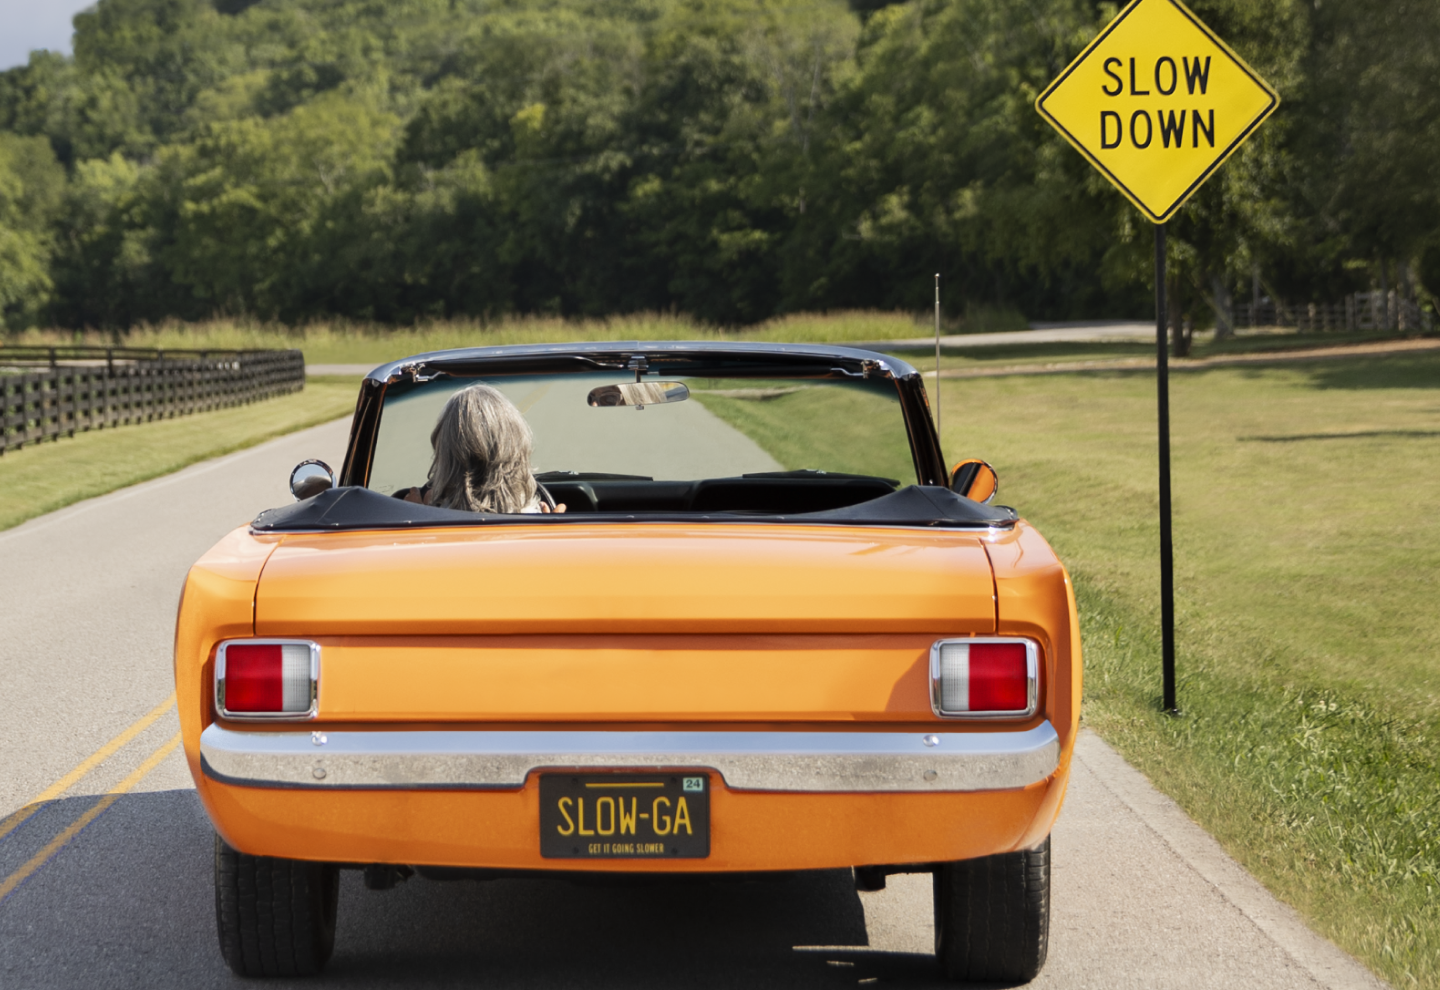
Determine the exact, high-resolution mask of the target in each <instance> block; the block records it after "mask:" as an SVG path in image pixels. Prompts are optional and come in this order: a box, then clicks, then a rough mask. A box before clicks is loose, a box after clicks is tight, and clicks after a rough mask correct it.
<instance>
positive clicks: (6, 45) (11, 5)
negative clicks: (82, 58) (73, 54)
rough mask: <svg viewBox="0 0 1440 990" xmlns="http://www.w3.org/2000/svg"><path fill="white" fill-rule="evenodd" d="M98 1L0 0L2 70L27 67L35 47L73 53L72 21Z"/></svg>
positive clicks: (67, 53)
mask: <svg viewBox="0 0 1440 990" xmlns="http://www.w3.org/2000/svg"><path fill="white" fill-rule="evenodd" d="M94 3H95V0H0V70H3V69H10V68H14V67H15V66H17V65H24V64H25V63H26V62H28V61H29V60H30V50H31V49H32V48H48V49H50V50H51V51H52V52H64V53H65V54H66V55H69V54H70V31H71V28H70V18H72V17H74V16H75V15H76V14H77V13H79V12H80V11H82V10H84V9H85V8H86V7H91V6H94Z"/></svg>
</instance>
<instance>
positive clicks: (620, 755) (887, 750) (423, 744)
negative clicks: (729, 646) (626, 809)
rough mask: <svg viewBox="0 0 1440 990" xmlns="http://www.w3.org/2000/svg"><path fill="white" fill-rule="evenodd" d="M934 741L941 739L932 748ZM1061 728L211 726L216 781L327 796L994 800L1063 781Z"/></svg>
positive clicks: (208, 754)
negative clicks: (582, 783) (659, 793)
mask: <svg viewBox="0 0 1440 990" xmlns="http://www.w3.org/2000/svg"><path fill="white" fill-rule="evenodd" d="M927 740H929V741H928V742H927ZM1059 761H1060V739H1059V737H1058V736H1057V735H1056V733H1055V729H1054V727H1053V726H1051V724H1050V723H1049V722H1044V723H1042V724H1040V725H1038V726H1036V727H1035V728H1033V729H1028V730H1026V731H1023V732H936V733H931V734H925V733H919V732H854V731H851V732H606V731H580V732H532V731H520V732H512V731H506V732H484V731H480V732H475V731H463V730H457V731H448V730H445V731H426V732H407V731H395V732H384V731H378V732H370V731H360V732H352V731H334V732H327V731H324V730H319V731H314V732H312V731H311V730H309V729H306V730H305V731H304V732H237V731H235V730H234V729H227V728H224V727H222V726H219V725H211V726H210V727H209V728H207V729H206V730H205V731H204V732H203V733H202V734H201V736H200V762H201V767H202V768H203V771H204V773H205V775H206V776H207V777H209V778H211V779H212V780H216V781H220V782H222V783H226V784H237V785H240V786H244V787H289V788H296V787H303V788H312V789H318V790H333V789H350V790H392V789H393V790H417V789H441V790H458V789H482V790H492V789H518V788H520V787H523V786H524V784H525V780H526V778H527V777H528V776H529V775H530V774H531V773H533V772H535V771H537V770H568V769H579V768H604V769H627V770H628V769H641V768H646V769H648V768H676V769H679V768H691V767H693V768H701V767H703V768H707V769H711V770H715V771H716V772H718V773H719V774H720V775H721V777H723V778H724V780H725V784H726V786H727V787H729V788H731V789H732V790H742V791H801V792H803V791H815V792H852V793H853V792H861V793H864V792H886V793H893V792H920V793H925V792H934V791H988V790H1000V789H1005V788H1014V787H1024V786H1026V785H1028V784H1034V783H1038V782H1039V781H1042V780H1044V779H1045V778H1046V777H1049V776H1050V775H1051V774H1053V773H1054V772H1055V770H1056V767H1057V766H1058V765H1059Z"/></svg>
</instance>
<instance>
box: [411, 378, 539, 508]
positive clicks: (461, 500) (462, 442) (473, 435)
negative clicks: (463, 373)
mask: <svg viewBox="0 0 1440 990" xmlns="http://www.w3.org/2000/svg"><path fill="white" fill-rule="evenodd" d="M534 444H535V441H534V437H533V435H532V434H531V433H530V424H529V423H527V422H525V417H524V416H522V415H520V410H519V409H516V408H515V405H514V403H512V402H511V401H510V400H509V399H507V398H505V396H504V395H502V394H501V393H500V392H499V391H498V390H496V389H494V388H491V387H490V386H489V385H471V386H469V387H468V388H462V389H461V390H460V391H458V392H456V393H455V394H454V395H452V396H450V399H449V401H448V402H446V403H445V408H444V409H442V410H440V418H439V420H437V421H436V423H435V429H434V430H432V431H431V433H430V446H431V447H432V448H434V451H435V460H434V461H433V462H431V464H430V504H431V505H438V506H441V507H443V508H446V509H468V510H470V511H471V512H525V511H527V510H528V511H530V512H534V511H536V509H538V508H539V500H538V498H537V497H536V488H535V476H534V475H532V474H531V473H530V451H531V449H532V448H533V447H534Z"/></svg>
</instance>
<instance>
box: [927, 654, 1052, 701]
mask: <svg viewBox="0 0 1440 990" xmlns="http://www.w3.org/2000/svg"><path fill="white" fill-rule="evenodd" d="M1039 678H1040V661H1039V649H1038V648H1037V647H1036V645H1035V644H1034V643H1032V642H1031V641H1030V640H1028V639H1004V640H1002V639H950V640H941V641H940V642H938V643H936V644H935V645H934V646H932V647H931V648H930V681H931V704H932V707H933V708H934V710H935V714H937V715H942V716H953V717H970V718H987V717H988V718H998V717H1010V718H1015V717H1024V716H1027V715H1033V714H1034V713H1035V706H1036V698H1037V696H1038V694H1039Z"/></svg>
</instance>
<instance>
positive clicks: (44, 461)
mask: <svg viewBox="0 0 1440 990" xmlns="http://www.w3.org/2000/svg"><path fill="white" fill-rule="evenodd" d="M358 384H359V383H358V381H355V380H351V379H348V378H339V379H336V378H319V379H317V378H312V379H310V380H309V381H307V382H306V385H305V389H304V390H303V391H301V392H296V393H294V394H292V395H287V396H282V397H280V398H275V399H265V400H262V401H260V402H253V403H250V404H248V405H243V406H231V407H228V408H225V409H217V410H214V411H211V412H204V413H196V414H194V415H191V416H179V417H176V418H174V419H163V420H155V421H152V422H149V423H140V424H135V425H128V426H118V427H114V428H112V429H106V430H94V431H90V432H86V433H78V434H76V435H75V436H74V437H61V438H59V439H57V440H50V441H46V442H45V443H38V444H34V445H31V446H27V447H25V448H23V449H21V450H13V451H10V452H8V453H6V454H5V455H4V456H3V457H0V478H3V479H4V484H3V485H0V529H8V528H10V527H11V526H15V525H18V524H19V523H22V522H24V521H25V520H26V519H30V518H33V517H35V516H39V515H43V514H44V513H46V512H53V511H54V510H56V509H60V508H63V507H65V506H67V505H70V504H72V503H74V502H79V501H81V500H82V499H87V498H94V497H95V496H97V495H103V494H105V493H106V492H111V491H114V490H116V489H119V488H125V487H127V486H129V485H134V484H139V483H140V482H142V481H148V480H149V479H151V478H156V477H159V476H161V475H164V474H169V473H171V472H172V471H178V470H180V469H181V468H183V467H186V466H187V465H190V464H194V463H195V462H197V461H203V460H207V459H209V458H211V457H219V456H220V455H222V454H228V453H230V452H231V451H235V450H240V449H242V448H244V447H250V446H253V445H255V444H257V443H262V442H264V441H266V440H269V439H272V438H274V437H278V436H281V435H283V434H286V433H291V432H294V431H295V430H301V429H304V428H306V427H309V426H316V425H318V424H320V423H326V422H329V421H330V420H333V419H336V418H338V417H341V416H345V415H347V414H349V413H350V412H351V411H352V410H353V409H354V408H355V395H356V389H357V387H358Z"/></svg>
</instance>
